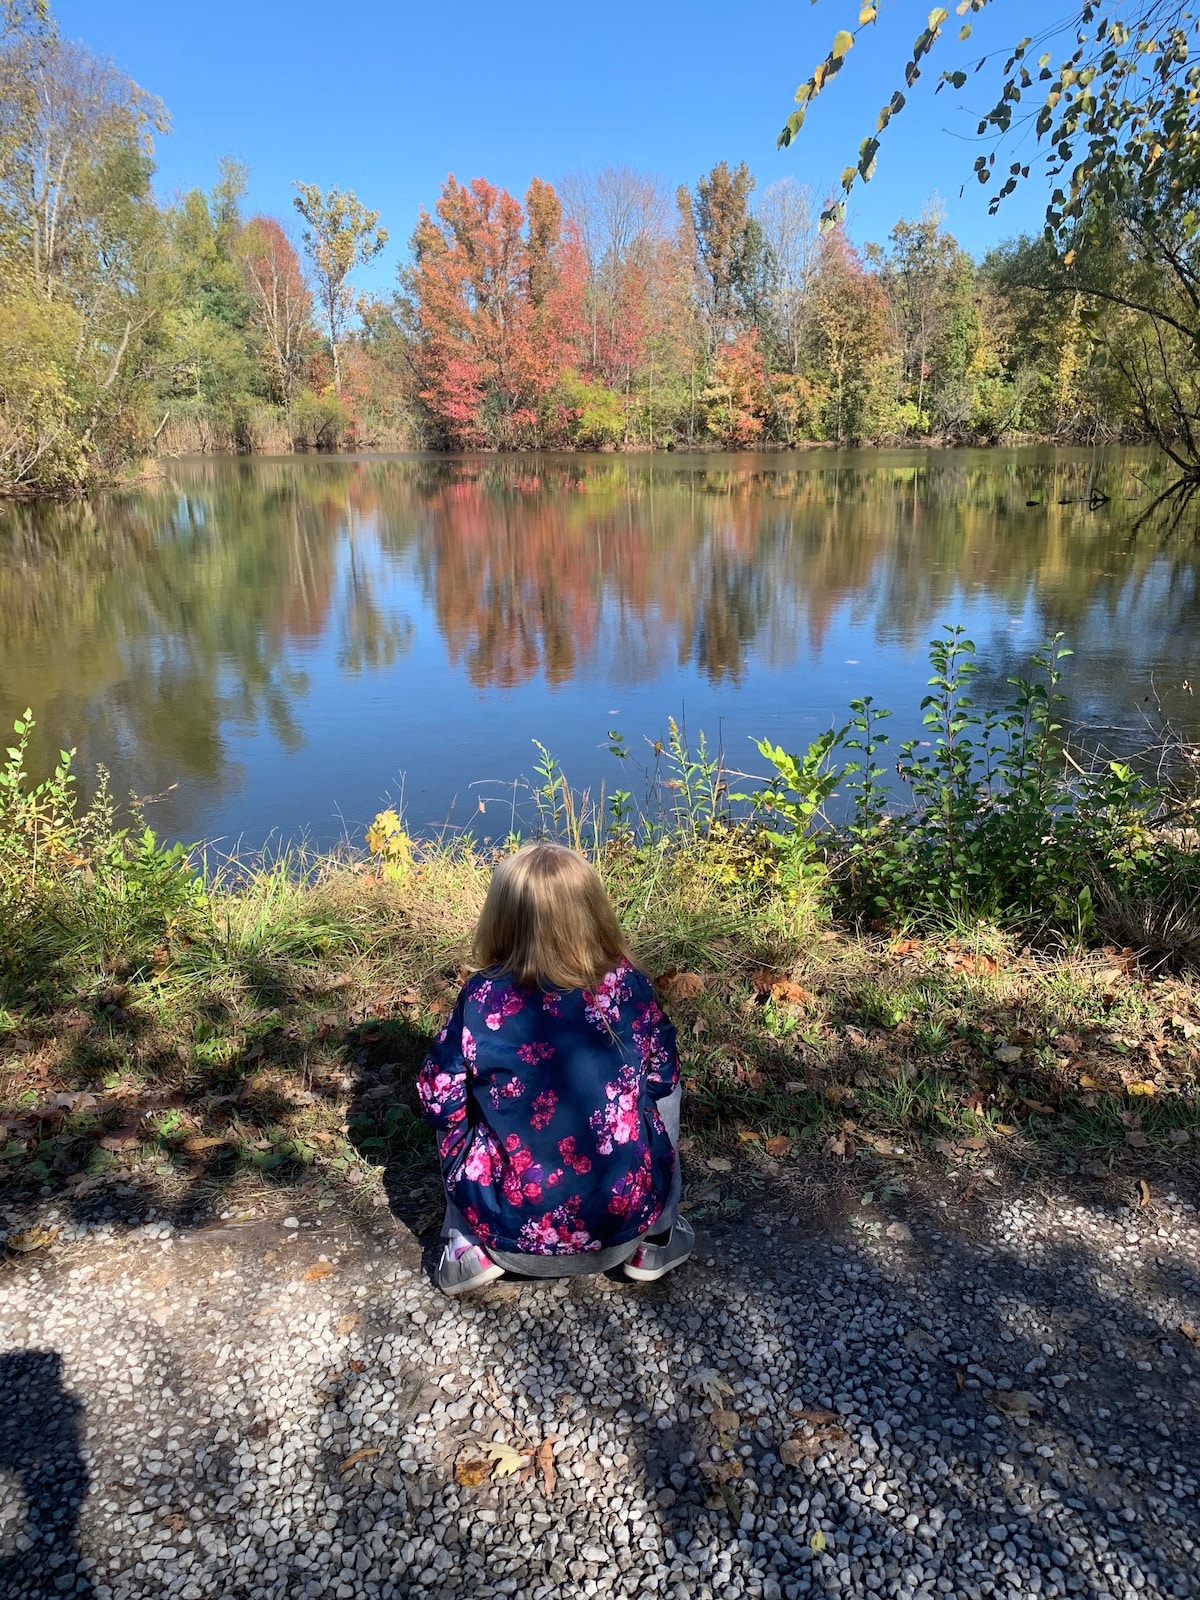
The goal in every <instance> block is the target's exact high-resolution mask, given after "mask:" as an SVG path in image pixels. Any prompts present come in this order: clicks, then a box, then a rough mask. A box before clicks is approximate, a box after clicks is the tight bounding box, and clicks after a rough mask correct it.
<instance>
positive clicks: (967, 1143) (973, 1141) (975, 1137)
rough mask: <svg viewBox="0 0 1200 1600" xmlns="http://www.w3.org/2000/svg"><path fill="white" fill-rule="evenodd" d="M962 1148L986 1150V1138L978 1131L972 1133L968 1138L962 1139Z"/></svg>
mask: <svg viewBox="0 0 1200 1600" xmlns="http://www.w3.org/2000/svg"><path fill="white" fill-rule="evenodd" d="M963 1149H964V1150H986V1149H987V1140H986V1139H985V1138H984V1137H983V1135H982V1134H980V1133H973V1134H972V1135H971V1137H970V1138H969V1139H964V1140H963Z"/></svg>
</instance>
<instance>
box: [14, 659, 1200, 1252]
mask: <svg viewBox="0 0 1200 1600" xmlns="http://www.w3.org/2000/svg"><path fill="white" fill-rule="evenodd" d="M1055 649H1056V650H1057V651H1058V653H1057V654H1054V655H1052V656H1050V657H1044V658H1043V661H1042V666H1043V668H1044V669H1045V670H1044V672H1043V677H1042V678H1041V679H1039V680H1034V681H1031V682H1018V683H1017V684H1016V685H1015V686H1014V702H1013V706H1012V707H1010V708H1009V709H1008V710H1007V711H1001V712H997V713H995V714H992V715H984V714H983V713H976V711H975V710H974V708H973V707H972V705H971V702H970V698H969V694H968V692H967V691H968V689H969V680H970V672H969V670H967V669H969V667H970V659H969V657H970V650H969V647H968V646H967V644H966V642H965V641H963V640H962V639H961V636H959V635H956V634H951V635H950V636H948V642H947V640H943V641H941V642H939V643H938V644H935V646H934V656H935V661H934V667H935V670H934V673H933V678H932V681H931V695H930V699H929V701H928V702H927V705H926V707H925V708H924V713H925V718H926V727H927V730H928V732H929V736H930V737H929V740H928V742H927V743H924V744H923V743H922V742H920V741H910V742H907V743H905V744H903V745H901V746H899V747H898V750H899V766H900V770H901V774H902V776H903V775H904V773H905V772H907V776H906V777H903V781H904V783H905V784H906V785H907V789H908V793H907V795H897V794H896V793H895V792H891V793H887V792H885V790H884V789H883V787H882V783H883V757H882V756H881V755H880V751H881V749H882V747H883V742H884V741H883V734H882V733H881V731H880V727H879V721H880V719H881V716H882V714H881V713H880V712H879V711H878V710H876V709H875V708H872V707H871V706H870V705H869V704H865V703H861V702H860V703H858V705H857V706H856V707H855V708H853V710H852V716H851V719H850V721H849V722H848V723H847V726H846V728H844V729H842V730H840V732H839V731H837V730H834V731H832V732H831V733H830V734H829V735H826V736H823V737H822V739H821V740H818V741H817V743H816V744H815V745H814V746H813V747H812V748H811V749H810V750H809V751H808V752H806V753H805V754H803V755H801V756H796V757H793V756H790V755H788V754H787V753H786V752H783V751H780V750H777V749H774V748H773V747H772V746H770V745H765V744H764V746H762V750H763V754H764V758H765V759H766V760H767V761H768V763H769V766H770V769H771V771H770V775H769V779H768V781H766V782H764V783H762V784H760V785H757V786H754V787H752V788H751V790H750V791H749V792H748V793H747V794H746V795H744V796H742V797H741V798H740V799H734V798H733V797H731V796H730V793H729V790H730V787H731V783H732V780H731V779H730V777H729V775H728V774H727V773H726V772H725V771H724V769H723V767H722V765H721V762H720V759H719V757H718V756H717V755H715V754H714V753H712V752H711V751H709V750H707V749H706V748H704V747H703V746H701V748H700V749H699V750H698V751H696V752H692V751H691V750H689V748H688V746H687V744H686V742H685V741H684V739H683V737H682V735H681V734H680V733H679V732H678V730H676V729H674V728H673V732H672V738H671V741H670V743H669V746H668V747H667V748H666V749H665V750H663V751H661V752H659V753H658V760H659V765H658V766H657V767H656V769H655V770H654V772H653V773H652V774H651V775H650V776H651V780H652V781H651V784H650V787H649V788H648V789H647V797H646V798H645V799H644V800H639V801H636V802H635V800H634V798H633V793H632V790H623V789H619V790H616V791H614V793H612V794H611V795H609V796H607V797H600V798H599V799H598V800H596V801H592V800H589V799H588V798H587V797H583V796H579V795H576V794H574V793H573V792H572V791H571V789H570V788H569V786H568V784H567V783H566V781H565V779H564V778H563V777H562V775H561V774H560V773H559V772H558V770H557V768H556V767H555V765H554V762H553V760H552V758H551V757H550V756H549V755H548V753H546V752H543V755H542V760H541V765H540V766H539V769H538V773H537V778H536V782H535V785H534V787H533V789H532V792H531V805H532V807H533V817H534V825H535V826H537V827H540V828H541V829H542V830H543V831H545V832H548V833H554V834H556V835H557V836H559V837H563V838H566V839H567V840H569V841H570V842H572V843H575V844H576V845H578V846H579V847H581V848H584V849H586V850H588V851H589V853H590V854H591V855H592V857H593V859H594V860H595V861H596V863H597V865H598V867H599V869H600V871H601V872H602V874H603V876H604V879H605V881H606V883H607V885H608V888H609V890H610V892H611V894H612V895H613V898H614V900H615V901H616V903H617V905H618V906H619V908H620V912H621V915H622V919H623V922H624V925H625V927H626V929H627V931H628V933H629V936H630V938H631V940H632V942H633V945H634V948H635V950H636V952H637V955H638V958H639V960H640V961H641V963H642V964H643V965H644V966H645V968H646V969H647V970H648V971H649V972H650V973H651V975H652V976H654V977H655V979H656V981H657V982H658V984H659V986H660V989H661V992H662V994H663V997H664V1000H665V1002H666V1004H667V1005H668V1007H669V1009H670V1010H671V1012H672V1014H673V1015H674V1016H675V1018H676V1020H677V1022H678V1024H679V1033H680V1044H681V1052H682V1057H683V1066H684V1074H685V1083H686V1087H687V1110H686V1132H687V1137H688V1139H689V1140H690V1150H689V1156H690V1163H689V1183H690V1196H689V1199H690V1203H692V1204H694V1205H695V1206H696V1207H697V1208H699V1209H701V1210H702V1209H703V1208H704V1207H705V1206H714V1205H715V1206H718V1207H726V1206H736V1205H737V1204H738V1203H739V1201H738V1199H737V1196H736V1192H734V1191H735V1190H736V1183H737V1180H738V1179H739V1178H743V1177H744V1178H746V1179H747V1180H752V1181H755V1182H758V1181H779V1182H781V1183H786V1182H795V1183H797V1184H802V1183H803V1182H805V1181H806V1179H807V1178H808V1177H809V1176H811V1174H812V1173H813V1172H815V1171H818V1170H820V1171H822V1172H825V1173H830V1172H832V1173H834V1174H836V1173H838V1172H841V1173H843V1174H845V1175H847V1176H848V1177H849V1178H850V1180H851V1181H853V1182H855V1183H858V1182H859V1181H860V1180H862V1181H864V1182H867V1183H871V1184H874V1183H877V1182H882V1183H890V1184H892V1185H895V1184H897V1183H900V1184H903V1183H905V1182H908V1181H910V1178H909V1177H908V1176H906V1174H910V1173H911V1172H912V1171H913V1170H914V1169H915V1167H916V1166H918V1165H922V1166H924V1167H927V1166H928V1164H929V1163H933V1164H936V1165H938V1166H946V1167H949V1168H950V1169H951V1170H953V1171H955V1172H959V1171H961V1172H965V1173H967V1174H970V1175H975V1176H976V1177H977V1181H978V1182H979V1183H981V1184H986V1183H991V1182H998V1181H1002V1180H1003V1178H1004V1175H1005V1174H1009V1175H1011V1176H1013V1177H1023V1176H1027V1175H1029V1174H1030V1173H1032V1172H1036V1171H1039V1170H1043V1169H1045V1170H1053V1171H1054V1172H1056V1173H1059V1174H1071V1173H1074V1174H1083V1175H1084V1176H1093V1177H1098V1176H1102V1175H1107V1174H1113V1175H1115V1176H1116V1177H1118V1178H1119V1179H1121V1180H1122V1181H1125V1182H1127V1183H1128V1184H1130V1185H1133V1186H1135V1187H1136V1184H1137V1183H1138V1182H1139V1181H1140V1180H1141V1179H1142V1178H1144V1177H1145V1176H1146V1174H1148V1173H1152V1172H1153V1171H1154V1170H1155V1169H1156V1168H1162V1169H1166V1168H1168V1167H1171V1168H1179V1167H1183V1166H1189V1167H1190V1166H1194V1165H1197V1164H1198V1163H1200V1098H1198V1095H1200V983H1198V982H1197V978H1196V966H1197V955H1198V953H1200V912H1198V910H1197V908H1198V906H1200V855H1198V854H1197V852H1196V850H1195V848H1194V839H1195V834H1194V830H1193V828H1192V826H1191V822H1192V811H1191V806H1190V802H1189V800H1188V798H1187V795H1186V792H1185V791H1176V790H1174V789H1172V788H1169V787H1166V786H1163V785H1161V784H1153V785H1152V784H1150V783H1148V782H1146V781H1143V780H1142V779H1139V778H1138V777H1137V776H1136V774H1134V773H1133V772H1131V771H1130V770H1129V769H1125V768H1121V767H1120V766H1119V764H1111V763H1109V764H1105V763H1100V764H1097V765H1095V766H1094V767H1093V768H1092V769H1091V770H1090V771H1081V770H1080V768H1081V763H1080V762H1079V761H1078V760H1077V759H1076V758H1075V757H1074V756H1072V755H1071V754H1070V752H1069V751H1067V750H1065V748H1064V745H1063V743H1062V739H1061V729H1059V727H1058V725H1057V722H1056V719H1055V707H1056V704H1057V693H1058V691H1057V688H1056V683H1057V679H1056V676H1055V674H1056V673H1057V672H1058V671H1059V669H1060V664H1061V655H1062V652H1061V649H1059V648H1058V647H1057V646H1056V647H1055ZM947 650H949V654H947ZM28 731H29V730H28V727H27V726H26V724H25V723H24V722H22V723H21V724H18V729H17V742H16V744H15V745H14V747H13V751H12V753H10V758H9V762H8V765H7V767H6V768H5V769H4V773H3V776H2V777H0V823H2V826H0V1114H2V1116H3V1132H4V1136H5V1138H4V1142H3V1144H0V1183H2V1184H3V1186H4V1188H5V1189H6V1190H7V1191H8V1192H9V1193H12V1194H20V1193H26V1194H36V1193H38V1192H39V1191H46V1190H49V1191H59V1190H62V1191H65V1192H68V1193H71V1194H76V1195H78V1194H80V1193H86V1192H87V1191H88V1190H89V1189H90V1188H96V1187H99V1186H100V1185H103V1184H107V1183H109V1182H112V1181H118V1182H119V1181H120V1180H121V1179H123V1178H133V1177H138V1178H139V1180H144V1181H149V1182H152V1183H153V1184H155V1185H157V1186H158V1187H159V1188H160V1189H161V1190H162V1193H163V1196H164V1200H166V1201H169V1203H170V1204H171V1205H172V1206H175V1207H180V1208H184V1209H199V1210H201V1211H204V1210H207V1209H209V1208H210V1207H213V1206H216V1205H218V1204H219V1203H220V1202H221V1201H222V1199H223V1198H224V1197H226V1196H235V1195H237V1194H239V1193H241V1192H243V1191H244V1190H245V1189H246V1188H247V1187H248V1186H249V1187H252V1188H253V1187H259V1186H262V1185H267V1186H300V1187H301V1188H302V1189H303V1190H304V1192H305V1193H307V1194H309V1195H311V1196H315V1197H316V1198H317V1199H318V1200H319V1201H320V1202H328V1203H332V1201H333V1200H334V1199H336V1198H340V1199H342V1200H345V1199H347V1198H354V1199H355V1200H356V1203H357V1201H358V1200H362V1201H364V1202H367V1201H375V1200H377V1199H379V1198H381V1197H382V1196H383V1195H384V1194H385V1193H386V1195H387V1197H388V1198H389V1199H390V1200H391V1202H392V1204H393V1205H394V1206H398V1207H400V1208H401V1209H402V1210H404V1211H405V1213H406V1214H408V1215H409V1216H410V1217H411V1218H412V1220H414V1221H415V1222H420V1221H422V1220H424V1219H426V1218H427V1217H428V1216H431V1215H432V1211H433V1209H434V1208H435V1206H436V1198H437V1193H438V1186H437V1177H436V1172H435V1170H434V1167H433V1165H432V1160H431V1157H432V1145H431V1140H430V1139H429V1137H428V1135H427V1133H426V1131H425V1129H424V1128H423V1126H422V1125H421V1124H420V1122H419V1121H418V1119H417V1117H416V1115H415V1110H414V1101H413V1095H412V1084H413V1078H414V1075H415V1072H416V1069H417V1066H418V1064H419V1061H420V1058H421V1055H422V1053H423V1051H424V1048H425V1045H426V1041H427V1039H428V1037H429V1035H430V1033H431V1032H432V1031H434V1030H435V1029H436V1028H437V1027H438V1026H439V1024H440V1019H441V1018H443V1017H444V1016H445V1014H446V1013H447V1011H448V1010H449V1008H450V1006H451V1005H452V1003H453V998H454V995H455V993H456V990H457V987H458V984H459V983H460V981H461V979H462V976H463V963H464V961H465V960H466V958H467V951H468V946H469V938H470V932H471V929H472V926H473V924H474V920H475V917H476V915H477V912H478V909H479V907H480V905H481V903H482V897H483V894H484V890H485V888H486V884H487V879H488V874H489V871H490V867H491V862H492V860H493V859H494V854H495V851H494V849H492V848H490V847H489V848H484V847H482V846H479V845H477V844H475V843H473V842H472V841H471V840H469V839H464V840H457V841H453V842H447V841H444V840H443V841H440V842H430V843H425V844H421V843H419V842H414V841H412V840H411V839H409V838H408V836H407V834H406V833H405V832H404V829H403V825H402V823H401V820H400V819H399V818H398V817H396V816H395V815H394V814H391V813H384V814H382V815H381V816H380V817H379V818H378V819H377V820H376V823H375V825H374V827H373V828H372V829H371V830H370V831H369V833H368V836H367V841H366V848H365V849H359V850H353V849H350V848H347V849H346V850H345V851H343V852H342V853H340V854H337V855H330V856H325V857H320V858H302V857H299V856H292V857H289V858H286V859H282V860H278V861H275V862H263V861H248V860H247V861H240V862H238V861H235V862H227V863H224V864H223V865H222V866H221V867H220V868H219V869H211V864H208V863H204V862H203V861H202V860H198V859H197V858H195V857H189V856H188V854H187V853H186V852H184V851H183V850H182V849H180V848H175V849H164V848H163V847H161V846H160V845H159V844H158V843H157V842H156V841H155V840H154V838H153V835H151V834H149V833H148V832H144V831H139V830H138V829H132V830H131V829H129V828H127V827H124V826H122V825H120V824H119V821H118V819H117V817H116V816H115V814H114V811H113V808H112V807H111V805H110V803H109V801H108V799H107V797H106V796H105V794H104V792H103V789H102V791H101V794H100V797H99V799H98V800H97V801H96V802H95V803H94V804H93V805H92V806H91V807H90V808H88V809H87V810H86V811H82V810H81V809H80V808H79V807H78V806H77V805H76V804H75V803H74V799H73V789H72V783H71V777H70V771H69V763H68V762H67V761H66V760H65V759H64V762H63V764H62V766H61V768H60V770H59V772H58V773H57V774H56V776H55V777H54V778H52V779H50V780H48V781H47V782H46V783H44V784H42V785H33V784H31V783H30V782H29V780H28V778H27V777H26V775H25V772H24V766H23V762H24V755H23V752H24V742H25V740H26V739H27V737H28ZM622 753H623V752H622V747H620V745H619V743H618V747H617V749H616V754H617V755H618V756H621V755H622ZM625 759H626V760H628V759H629V758H628V756H627V755H626V756H625ZM835 808H836V809H835ZM831 810H833V811H834V814H835V815H836V816H837V818H838V820H837V822H836V825H835V824H834V823H831V822H830V821H829V820H828V817H829V815H830V813H831ZM206 866H207V867H209V868H210V870H207V871H206V870H204V869H205V867H206ZM972 1181H975V1179H974V1178H973V1179H972ZM730 1185H733V1188H732V1189H731V1188H730Z"/></svg>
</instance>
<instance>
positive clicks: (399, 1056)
mask: <svg viewBox="0 0 1200 1600" xmlns="http://www.w3.org/2000/svg"><path fill="white" fill-rule="evenodd" d="M429 1044H430V1036H429V1034H428V1033H427V1032H425V1031H423V1030H422V1029H421V1028H419V1027H417V1026H416V1025H415V1024H414V1023H412V1022H410V1021H409V1020H408V1019H407V1018H405V1017H403V1016H394V1017H389V1018H387V1019H386V1020H375V1021H371V1022H368V1023H365V1024H363V1025H361V1026H359V1027H356V1028H352V1029H351V1030H350V1031H349V1032H348V1033H347V1035H346V1041H345V1045H344V1052H345V1058H346V1064H347V1067H348V1069H349V1071H350V1073H351V1074H352V1077H353V1083H354V1087H353V1089H352V1091H351V1097H350V1107H349V1111H348V1113H347V1118H346V1122H347V1126H348V1128H349V1137H350V1142H351V1144H353V1146H354V1148H355V1149H356V1150H357V1151H358V1152H359V1154H360V1155H361V1156H363V1157H364V1159H365V1160H367V1161H369V1162H370V1163H371V1164H372V1165H373V1166H382V1167H383V1190H384V1194H385V1195H386V1196H387V1204H388V1209H389V1211H390V1212H391V1214H392V1216H393V1217H395V1218H396V1220H397V1221H398V1222H400V1223H402V1224H403V1225H404V1226H405V1227H406V1228H407V1229H408V1230H409V1232H410V1233H411V1234H412V1236H413V1238H414V1239H415V1240H416V1241H417V1242H418V1243H419V1244H420V1245H421V1246H422V1250H423V1254H424V1255H425V1257H427V1258H428V1260H427V1261H426V1267H427V1268H428V1267H429V1265H430V1263H431V1262H432V1261H433V1260H436V1258H437V1255H438V1253H439V1250H440V1244H439V1229H440V1227H441V1221H442V1212H443V1209H444V1206H445V1196H444V1192H443V1189H442V1182H441V1175H440V1172H439V1169H438V1164H437V1147H436V1143H435V1140H434V1136H433V1134H432V1132H431V1131H430V1129H429V1127H428V1126H427V1125H426V1123H425V1121H424V1119H423V1118H422V1116H421V1113H420V1109H419V1107H418V1104H417V1073H418V1072H419V1071H420V1067H421V1062H422V1061H423V1060H424V1059H425V1054H426V1052H427V1051H428V1049H429Z"/></svg>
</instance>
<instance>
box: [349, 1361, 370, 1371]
mask: <svg viewBox="0 0 1200 1600" xmlns="http://www.w3.org/2000/svg"><path fill="white" fill-rule="evenodd" d="M366 1370H367V1363H366V1362H365V1361H358V1360H352V1361H351V1362H350V1371H351V1372H365V1371H366Z"/></svg>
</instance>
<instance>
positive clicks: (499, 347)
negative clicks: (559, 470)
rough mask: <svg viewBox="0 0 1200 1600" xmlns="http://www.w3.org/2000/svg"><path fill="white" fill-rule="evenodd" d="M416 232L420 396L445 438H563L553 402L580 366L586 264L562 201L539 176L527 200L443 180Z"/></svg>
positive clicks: (537, 441)
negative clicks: (566, 375)
mask: <svg viewBox="0 0 1200 1600" xmlns="http://www.w3.org/2000/svg"><path fill="white" fill-rule="evenodd" d="M434 212H435V214H434V215H433V216H430V215H429V214H428V213H426V212H422V214H421V217H420V220H419V222H418V223H417V228H416V232H415V234H414V235H413V265H412V267H411V269H409V271H408V273H407V275H406V277H407V289H408V293H409V297H410V302H411V307H412V314H413V321H414V325H415V329H416V336H417V352H416V359H417V366H418V373H419V378H420V382H421V388H420V395H421V398H422V400H424V402H425V404H426V406H427V407H428V409H429V412H430V415H431V418H432V419H433V421H434V423H435V425H436V426H437V428H438V429H439V431H440V432H441V434H442V436H443V438H444V440H445V442H446V443H447V444H450V445H452V446H455V447H457V448H471V447H478V446H485V447H490V448H496V449H519V448H521V447H523V446H530V445H543V444H553V443H557V442H558V441H559V440H560V438H561V437H562V436H563V434H564V432H565V429H566V427H567V425H568V423H569V420H570V419H569V416H568V414H567V412H566V410H565V408H564V407H562V406H561V405H556V404H555V398H554V394H555V388H556V385H557V383H558V380H559V376H560V374H561V373H562V372H563V371H564V370H565V369H567V368H568V367H572V366H574V365H577V364H578V357H577V351H578V349H579V347H580V344H581V336H582V332H583V326H584V311H583V302H584V290H585V281H586V269H585V264H584V259H583V252H582V250H581V248H580V245H579V240H578V238H577V237H576V235H575V233H574V231H573V230H572V229H571V228H569V227H568V228H566V229H564V228H563V221H562V207H561V205H560V204H559V200H558V196H557V195H556V194H555V192H554V190H553V188H552V187H551V186H550V185H549V184H548V183H543V182H542V181H541V180H540V179H538V178H535V179H534V180H533V182H532V183H531V184H530V186H529V190H528V192H527V194H526V196H525V205H524V207H522V206H521V203H520V202H519V201H518V200H516V199H514V197H513V196H512V195H510V194H508V193H507V192H506V191H505V190H503V189H498V188H497V187H496V186H495V185H494V184H491V183H488V182H487V181H486V180H485V179H483V178H475V179H474V180H473V181H472V182H471V183H470V184H467V185H463V184H460V183H458V182H457V181H456V180H455V178H454V177H453V176H451V177H449V178H447V180H446V183H445V186H444V188H443V190H442V194H441V197H440V199H439V200H438V202H437V205H436V206H435V208H434Z"/></svg>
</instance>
